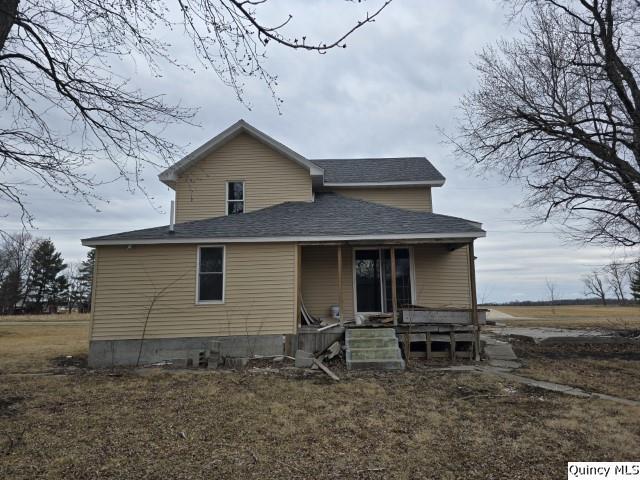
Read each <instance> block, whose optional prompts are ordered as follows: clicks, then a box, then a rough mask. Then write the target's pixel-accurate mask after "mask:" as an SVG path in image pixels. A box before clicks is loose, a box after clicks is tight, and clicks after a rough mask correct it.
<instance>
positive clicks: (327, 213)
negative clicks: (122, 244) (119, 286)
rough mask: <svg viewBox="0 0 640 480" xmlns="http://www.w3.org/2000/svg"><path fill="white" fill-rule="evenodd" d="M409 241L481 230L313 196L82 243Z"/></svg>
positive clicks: (444, 218)
mask: <svg viewBox="0 0 640 480" xmlns="http://www.w3.org/2000/svg"><path fill="white" fill-rule="evenodd" d="M392 235H398V236H400V237H402V236H403V235H404V236H406V235H413V236H415V238H419V237H420V236H424V237H425V238H437V237H444V238H447V237H451V236H453V237H481V236H484V230H482V229H481V228H480V225H479V224H478V223H475V222H471V221H470V220H465V219H462V218H457V217H450V216H447V215H439V214H435V213H424V212H412V211H409V210H403V209H400V208H393V207H387V206H385V205H380V204H376V203H370V202H365V201H363V200H356V199H352V198H347V197H343V196H341V195H336V194H333V193H320V194H316V198H315V201H314V202H286V203H281V204H279V205H275V206H273V207H268V208H263V209H261V210H256V211H254V212H250V213H245V214H242V215H230V216H224V217H215V218H210V219H206V220H197V221H193V222H185V223H179V224H176V225H175V233H173V234H171V233H169V229H168V226H167V225H164V226H161V227H155V228H147V229H144V230H135V231H132V232H125V233H116V234H113V235H105V236H102V237H93V238H88V239H85V240H83V244H85V245H94V244H96V243H98V244H99V243H101V242H106V243H110V242H115V241H127V242H128V241H131V242H132V243H135V241H136V240H154V241H158V242H159V243H162V242H163V241H167V242H168V243H171V242H176V241H186V240H189V239H199V240H202V239H211V240H214V241H215V240H216V239H245V241H247V240H250V239H251V238H279V239H283V240H286V239H288V238H291V239H292V240H293V239H298V238H309V237H313V238H320V239H324V238H326V239H327V240H329V239H336V238H345V237H358V236H381V237H384V236H392Z"/></svg>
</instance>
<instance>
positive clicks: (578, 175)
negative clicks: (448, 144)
mask: <svg viewBox="0 0 640 480" xmlns="http://www.w3.org/2000/svg"><path fill="white" fill-rule="evenodd" d="M507 3H510V4H511V5H512V6H513V7H514V12H515V15H519V16H521V18H523V22H524V27H523V31H522V34H523V35H522V36H521V37H520V38H518V39H516V40H512V41H502V42H500V43H498V45H496V46H495V47H489V48H486V49H485V50H483V51H482V52H481V54H480V55H479V56H478V59H477V62H476V65H475V68H476V70H477V71H478V73H479V75H480V85H479V87H478V88H477V89H476V90H475V91H473V92H470V93H469V94H467V95H466V96H465V97H464V99H463V100H462V102H461V113H462V115H461V118H460V121H459V134H458V136H456V137H454V138H452V139H451V141H452V142H453V143H454V145H455V147H456V150H457V152H458V153H459V154H460V155H463V156H465V157H467V158H469V159H471V160H472V161H473V162H474V163H475V164H476V165H477V166H478V167H479V168H481V169H485V168H489V169H494V170H497V171H499V172H500V173H502V174H503V175H504V176H505V177H507V178H508V179H510V180H514V181H519V182H522V183H524V185H526V186H527V188H528V192H529V193H528V196H527V198H526V200H525V201H524V202H523V205H524V206H526V207H529V208H532V209H533V210H534V211H536V212H537V213H536V216H535V217H534V218H533V219H532V220H533V221H534V222H541V221H542V222H544V221H548V220H550V219H558V220H560V221H561V222H562V223H563V224H564V225H565V226H566V227H567V228H566V232H567V234H568V235H569V236H570V237H571V238H573V239H576V240H579V241H583V242H599V243H604V244H610V245H626V246H632V245H637V244H638V243H640V88H639V83H640V82H639V80H638V79H639V78H640V70H639V68H638V66H639V65H640V36H639V35H638V29H639V28H640V5H639V4H638V2H637V1H635V0H617V1H613V0H605V1H600V0H579V1H573V0H510V1H508V2H507Z"/></svg>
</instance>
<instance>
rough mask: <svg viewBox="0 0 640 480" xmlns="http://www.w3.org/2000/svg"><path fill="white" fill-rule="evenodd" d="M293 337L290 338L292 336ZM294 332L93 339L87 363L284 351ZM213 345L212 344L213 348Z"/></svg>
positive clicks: (98, 365)
mask: <svg viewBox="0 0 640 480" xmlns="http://www.w3.org/2000/svg"><path fill="white" fill-rule="evenodd" d="M292 337H293V338H292ZM295 337H296V336H295V335H237V336H229V337H187V338H150V339H146V340H144V341H140V340H92V341H91V342H90V343H89V366H90V367H92V368H105V367H115V366H135V365H136V362H137V361H138V354H140V362H139V364H140V365H148V364H150V363H157V362H162V361H165V360H168V361H171V360H174V359H179V358H194V354H195V357H196V358H197V352H200V351H210V350H214V351H215V350H217V351H218V354H217V357H218V358H220V357H222V358H224V357H231V358H238V357H252V356H271V355H286V354H287V353H288V352H289V351H290V348H291V347H290V346H291V345H292V342H295ZM212 342H215V343H213V345H214V346H215V347H214V348H213V349H212V348H211V347H212Z"/></svg>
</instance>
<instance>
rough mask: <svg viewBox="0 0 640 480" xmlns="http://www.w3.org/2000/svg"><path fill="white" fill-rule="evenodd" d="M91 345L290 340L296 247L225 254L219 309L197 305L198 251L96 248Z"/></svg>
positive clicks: (229, 248) (230, 249)
mask: <svg viewBox="0 0 640 480" xmlns="http://www.w3.org/2000/svg"><path fill="white" fill-rule="evenodd" d="M97 262H98V263H97V269H96V272H97V275H96V282H95V302H94V308H93V313H92V317H93V322H92V333H91V338H92V339H93V340H112V339H126V338H140V337H141V333H142V330H143V328H144V322H145V318H146V316H147V313H148V312H149V309H150V306H151V304H152V302H153V299H154V297H155V298H156V300H155V302H154V303H153V308H151V310H150V314H149V320H148V324H147V329H146V333H145V338H171V337H198V336H225V335H266V334H292V333H295V332H296V323H297V322H296V312H295V309H296V307H295V305H296V283H295V282H296V262H297V257H296V246H295V245H294V244H228V245H226V246H225V278H224V281H225V291H224V295H225V298H224V303H223V304H203V305H197V304H196V278H197V276H196V275H197V273H196V265H197V245H139V246H134V247H133V248H131V249H128V248H126V247H120V246H109V247H98V255H97Z"/></svg>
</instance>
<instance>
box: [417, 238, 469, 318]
mask: <svg viewBox="0 0 640 480" xmlns="http://www.w3.org/2000/svg"><path fill="white" fill-rule="evenodd" d="M413 251H414V266H415V280H416V287H415V292H416V303H417V304H418V305H422V306H425V307H467V308H468V307H470V306H471V286H470V277H469V250H468V248H467V246H464V247H462V248H458V249H456V250H454V251H451V252H450V251H449V250H448V249H447V247H446V246H445V245H415V246H414V248H413Z"/></svg>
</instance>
